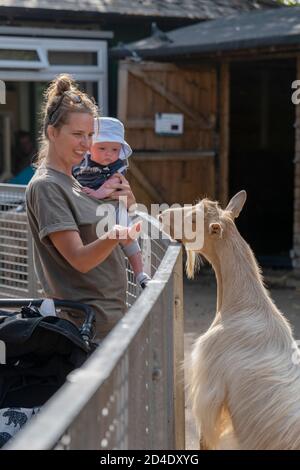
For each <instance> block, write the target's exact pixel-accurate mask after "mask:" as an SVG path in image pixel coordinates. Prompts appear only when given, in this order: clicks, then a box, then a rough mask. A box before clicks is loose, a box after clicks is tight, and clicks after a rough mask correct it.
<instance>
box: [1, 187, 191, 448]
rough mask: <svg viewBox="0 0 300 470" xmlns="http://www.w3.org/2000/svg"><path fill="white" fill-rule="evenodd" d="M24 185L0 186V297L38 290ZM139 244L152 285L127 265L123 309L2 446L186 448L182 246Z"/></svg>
mask: <svg viewBox="0 0 300 470" xmlns="http://www.w3.org/2000/svg"><path fill="white" fill-rule="evenodd" d="M24 190H25V188H24V187H16V186H12V185H0V221H1V222H0V251H1V256H0V276H1V277H0V296H1V297H2V296H8V297H26V296H28V297H34V296H35V295H37V296H38V297H39V296H40V293H38V284H37V281H36V279H35V276H34V273H33V263H32V251H31V248H30V245H31V240H30V236H29V234H28V231H27V225H26V214H25V212H24V210H23V208H22V200H23V198H24ZM144 219H145V220H146V221H147V222H148V224H147V225H148V227H147V230H148V232H150V231H151V232H152V233H153V228H154V225H155V222H154V221H153V219H151V218H149V217H146V216H144ZM157 234H158V232H157V230H156V229H155V235H156V236H157ZM8 237H10V238H8ZM141 245H142V251H143V258H144V263H145V265H146V266H147V267H148V272H149V273H151V275H152V278H153V280H152V281H151V283H150V285H149V286H148V287H147V289H146V290H144V291H141V290H140V289H139V288H138V287H137V286H136V284H135V281H134V277H133V273H132V272H131V271H130V270H129V269H128V292H127V303H128V306H129V307H130V308H129V309H128V312H127V314H126V315H125V316H124V318H123V319H122V320H121V321H120V322H119V323H118V325H117V326H116V327H115V328H114V329H113V331H112V332H111V333H110V334H109V335H108V337H107V338H106V339H105V340H104V341H103V343H102V344H101V346H99V347H98V349H97V350H96V351H95V352H94V353H93V354H92V356H91V357H90V358H89V359H88V360H87V361H86V363H85V364H84V365H83V366H82V367H81V368H80V369H77V370H75V371H73V372H72V373H71V374H70V375H69V376H68V378H67V381H66V383H65V385H64V386H63V387H62V388H61V389H60V390H59V391H58V392H57V393H56V394H55V395H54V396H53V397H52V398H51V400H49V402H47V404H46V405H45V406H44V407H43V409H42V411H41V412H40V413H39V414H38V415H37V416H36V417H35V418H34V419H32V420H31V422H30V423H28V424H27V425H26V427H25V428H24V429H23V430H21V431H20V432H19V433H18V434H17V435H16V437H15V438H14V439H13V440H12V441H11V442H10V443H9V444H8V445H7V446H6V448H9V449H53V448H54V449H100V450H101V449H102V450H108V449H109V450H110V449H147V450H151V449H165V450H168V449H184V446H185V432H184V381H183V368H182V361H183V309H182V297H183V295H182V256H181V247H180V246H179V245H178V244H176V243H172V242H170V241H169V240H165V239H163V238H162V236H161V234H160V237H159V239H154V238H152V239H149V238H146V239H142V240H141Z"/></svg>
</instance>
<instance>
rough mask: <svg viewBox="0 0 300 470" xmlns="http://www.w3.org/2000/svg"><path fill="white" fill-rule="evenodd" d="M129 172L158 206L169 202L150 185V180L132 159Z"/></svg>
mask: <svg viewBox="0 0 300 470" xmlns="http://www.w3.org/2000/svg"><path fill="white" fill-rule="evenodd" d="M128 170H129V171H130V172H131V174H132V175H133V176H134V178H136V180H137V181H138V182H139V183H140V184H141V186H142V187H143V189H144V190H145V191H146V192H147V193H148V194H149V196H150V197H151V198H152V200H153V202H156V203H158V204H161V203H163V202H167V201H165V200H164V199H165V198H164V197H163V196H162V195H161V194H160V192H159V191H158V190H157V189H156V188H155V187H154V186H153V185H152V184H151V183H150V181H149V180H148V178H146V176H145V175H144V174H143V173H142V172H141V170H140V169H139V168H138V167H137V166H136V164H135V163H134V162H133V160H132V159H131V160H130V165H129V168H128Z"/></svg>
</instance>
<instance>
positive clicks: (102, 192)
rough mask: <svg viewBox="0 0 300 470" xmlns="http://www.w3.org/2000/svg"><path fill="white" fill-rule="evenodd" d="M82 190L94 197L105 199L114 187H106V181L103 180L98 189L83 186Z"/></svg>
mask: <svg viewBox="0 0 300 470" xmlns="http://www.w3.org/2000/svg"><path fill="white" fill-rule="evenodd" d="M82 192H84V193H85V194H87V195H88V196H93V197H95V198H96V199H105V198H106V197H109V196H110V194H111V193H113V192H114V189H112V188H110V187H109V186H108V187H107V181H105V183H104V184H103V185H102V186H100V188H98V189H91V188H86V187H84V188H82Z"/></svg>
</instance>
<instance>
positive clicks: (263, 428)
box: [161, 191, 300, 449]
mask: <svg viewBox="0 0 300 470" xmlns="http://www.w3.org/2000/svg"><path fill="white" fill-rule="evenodd" d="M245 200H246V193H245V191H241V192H240V193H238V194H237V195H236V196H234V197H233V198H232V199H231V201H230V203H229V204H228V206H227V207H226V209H225V210H222V209H221V208H220V207H219V205H218V203H216V202H212V201H209V200H203V201H201V203H202V204H204V214H205V224H204V227H205V235H204V245H203V247H202V248H201V250H199V253H200V254H201V255H203V256H204V257H205V258H206V259H207V260H208V261H209V262H210V263H211V264H212V266H213V268H214V270H215V273H216V277H217V283H218V296H217V312H216V316H215V319H214V321H213V323H212V325H211V326H210V328H209V329H208V331H207V332H206V333H205V334H203V335H202V336H200V337H199V338H198V339H197V341H196V342H195V344H194V347H193V351H192V355H191V359H190V364H189V366H190V367H189V368H190V376H189V393H190V398H191V401H192V408H193V413H194V416H195V418H196V421H197V424H198V427H199V431H200V429H201V448H205V449H217V448H223V446H224V442H223V440H224V439H223V438H226V444H225V447H226V448H240V449H300V366H299V364H298V363H296V362H297V361H295V360H294V361H293V360H292V356H293V354H294V353H295V349H293V347H295V343H294V339H293V336H292V332H291V328H290V326H289V324H288V322H287V320H286V319H285V318H284V316H283V315H282V313H281V312H280V311H279V310H278V309H277V307H276V306H275V304H274V302H273V301H272V300H271V298H270V296H269V293H268V292H267V290H266V289H265V287H264V285H263V281H262V277H261V273H260V270H259V267H258V265H257V262H256V260H255V257H254V255H253V252H252V251H251V249H250V247H249V246H248V244H247V243H246V242H245V240H244V239H243V238H242V237H241V235H240V234H239V232H238V230H237V228H236V226H235V223H234V219H235V217H237V216H238V215H239V213H240V211H241V209H242V207H243V205H244V203H245ZM169 211H172V210H171V209H170V210H169ZM195 211H197V204H196V205H195V206H194V207H193V211H192V212H195ZM167 212H168V211H166V213H167ZM166 213H163V214H162V215H161V221H162V223H163V224H164V217H165V215H166ZM168 215H169V214H168ZM165 220H171V222H169V226H168V227H166V226H165V230H167V229H169V230H170V232H172V229H173V227H172V226H171V225H172V218H170V217H167V218H166V219H165ZM183 223H185V219H184V217H183ZM182 241H183V243H185V242H186V240H185V239H184V238H183V240H182ZM195 259H196V258H195V253H194V252H189V251H188V263H187V272H188V274H189V275H190V276H192V274H193V271H194V266H195Z"/></svg>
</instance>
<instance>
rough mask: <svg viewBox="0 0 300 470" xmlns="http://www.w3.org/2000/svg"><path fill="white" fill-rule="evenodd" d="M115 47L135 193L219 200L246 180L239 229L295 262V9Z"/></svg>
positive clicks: (299, 182) (299, 18)
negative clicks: (131, 152) (205, 197)
mask: <svg viewBox="0 0 300 470" xmlns="http://www.w3.org/2000/svg"><path fill="white" fill-rule="evenodd" d="M111 53H112V55H113V57H114V58H118V59H122V60H121V61H120V63H119V95H118V115H119V118H120V119H121V120H122V121H123V122H124V123H125V126H126V133H127V134H126V135H127V139H128V141H129V142H130V144H131V145H132V147H133V148H134V149H135V153H134V156H133V158H132V161H131V181H132V184H133V187H134V190H135V192H136V194H137V198H138V200H139V201H141V202H143V203H145V204H147V205H149V204H150V203H151V202H166V203H168V204H171V203H179V204H183V203H192V202H194V201H195V200H196V199H197V198H198V197H199V196H203V195H207V196H210V197H213V198H217V199H219V200H220V201H221V203H223V204H224V203H226V201H227V200H228V197H229V195H232V194H233V193H235V192H236V191H238V190H240V189H246V190H247V192H248V202H247V207H246V209H247V210H246V211H245V213H244V214H243V215H242V216H241V218H240V220H239V222H238V223H239V228H240V230H241V232H242V234H243V235H244V236H245V238H246V239H247V241H248V242H249V243H250V244H251V246H252V247H253V249H254V250H255V252H256V254H257V255H258V257H259V259H260V261H261V263H262V264H263V265H265V266H266V265H271V266H273V267H274V266H277V267H291V266H293V267H294V268H297V269H299V270H300V106H297V105H296V101H297V94H298V96H299V97H300V93H297V83H294V82H295V80H297V79H299V80H300V8H298V7H293V8H292V7H289V8H279V9H275V10H273V9H270V10H265V11H259V12H248V13H242V14H237V15H233V16H229V17H226V18H222V19H216V20H212V21H206V22H202V23H198V24H195V25H192V26H187V27H184V28H180V29H177V30H174V31H172V32H169V33H162V32H159V31H157V34H155V35H153V36H152V37H150V38H146V39H144V40H141V41H139V42H136V43H131V44H127V45H126V47H118V48H115V49H113V50H112V51H111ZM124 59H125V60H124ZM299 85H300V82H299ZM293 87H296V88H293ZM292 96H293V97H294V99H293V100H292ZM293 101H294V103H293ZM164 119H165V121H164ZM172 126H173V127H172ZM182 126H183V128H182V129H181V127H182Z"/></svg>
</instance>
